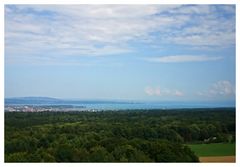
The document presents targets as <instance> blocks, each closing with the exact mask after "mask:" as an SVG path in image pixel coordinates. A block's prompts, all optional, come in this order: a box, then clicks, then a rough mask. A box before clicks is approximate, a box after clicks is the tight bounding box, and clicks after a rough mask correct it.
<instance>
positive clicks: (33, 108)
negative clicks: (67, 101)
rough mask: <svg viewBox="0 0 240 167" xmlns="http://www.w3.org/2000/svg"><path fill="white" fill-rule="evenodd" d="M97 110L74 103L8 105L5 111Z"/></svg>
mask: <svg viewBox="0 0 240 167" xmlns="http://www.w3.org/2000/svg"><path fill="white" fill-rule="evenodd" d="M74 111H88V112H95V111H97V110H96V109H86V107H85V106H72V105H6V106H5V112H74Z"/></svg>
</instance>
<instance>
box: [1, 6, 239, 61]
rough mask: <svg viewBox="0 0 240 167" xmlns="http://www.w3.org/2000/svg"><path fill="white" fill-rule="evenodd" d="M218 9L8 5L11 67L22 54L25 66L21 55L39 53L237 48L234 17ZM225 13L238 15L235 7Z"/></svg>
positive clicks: (93, 54)
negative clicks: (145, 47)
mask: <svg viewBox="0 0 240 167" xmlns="http://www.w3.org/2000/svg"><path fill="white" fill-rule="evenodd" d="M223 7H224V6H223ZM215 8H216V7H215V6H209V5H191V6H186V5H184V6H182V5H16V6H14V7H13V6H11V5H6V6H5V16H6V17H5V43H6V45H5V46H6V53H9V54H8V56H7V57H6V62H9V61H11V62H12V60H11V59H13V57H12V56H13V55H14V56H15V57H16V55H18V54H19V53H21V54H20V55H18V57H19V58H18V59H17V60H15V61H20V62H21V60H22V58H21V55H29V57H30V56H31V57H34V55H36V53H39V52H46V53H48V55H50V54H55V55H65V56H71V55H72V54H75V55H77V56H105V55H117V54H122V53H128V52H134V51H136V50H137V48H136V47H134V45H131V43H132V42H137V43H147V45H148V46H156V45H161V44H171V45H174V44H177V45H187V46H191V47H196V46H197V47H203V46H215V47H220V48H221V47H229V46H231V45H235V20H234V17H229V18H228V19H226V18H224V17H220V16H219V12H217V10H214V9H215ZM223 10H224V11H225V12H229V13H231V14H234V13H233V10H232V7H231V6H226V7H225V9H223ZM196 14H197V15H196ZM13 48H14V49H13ZM22 48H28V49H25V50H24V51H23V50H22ZM19 51H21V52H19ZM49 51H51V52H49Z"/></svg>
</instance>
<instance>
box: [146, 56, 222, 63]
mask: <svg viewBox="0 0 240 167" xmlns="http://www.w3.org/2000/svg"><path fill="white" fill-rule="evenodd" d="M222 58H223V57H220V56H205V55H202V56H193V55H175V56H162V57H153V58H146V59H145V60H147V61H150V62H159V63H183V62H202V61H216V60H220V59H222Z"/></svg>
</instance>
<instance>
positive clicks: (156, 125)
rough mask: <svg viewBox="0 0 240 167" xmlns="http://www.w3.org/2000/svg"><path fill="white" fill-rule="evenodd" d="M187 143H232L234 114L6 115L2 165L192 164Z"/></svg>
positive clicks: (196, 111) (203, 111) (229, 111)
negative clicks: (67, 163) (49, 163)
mask: <svg viewBox="0 0 240 167" xmlns="http://www.w3.org/2000/svg"><path fill="white" fill-rule="evenodd" d="M186 142H188V143H189V142H196V143H212V142H215V143H216V142H235V109H231V108H230V109H186V110H129V111H105V112H95V113H91V112H70V113H67V112H64V113H61V112H59V113H54V112H42V113H23V112H19V113H9V112H6V113H5V161H6V162H197V161H198V157H196V156H195V155H194V153H193V152H192V151H191V150H190V149H189V147H187V146H185V145H184V143H186Z"/></svg>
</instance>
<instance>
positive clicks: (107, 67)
mask: <svg viewBox="0 0 240 167" xmlns="http://www.w3.org/2000/svg"><path fill="white" fill-rule="evenodd" d="M21 96H49V97H57V98H79V99H130V100H149V101H151V100H154V101H161V100H170V101H171V100H172V101H204V100H211V101H232V100H235V6H234V5H72V6H71V5H5V97H21Z"/></svg>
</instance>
